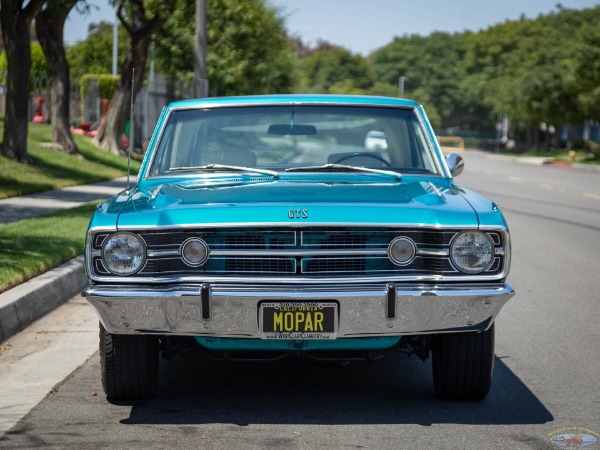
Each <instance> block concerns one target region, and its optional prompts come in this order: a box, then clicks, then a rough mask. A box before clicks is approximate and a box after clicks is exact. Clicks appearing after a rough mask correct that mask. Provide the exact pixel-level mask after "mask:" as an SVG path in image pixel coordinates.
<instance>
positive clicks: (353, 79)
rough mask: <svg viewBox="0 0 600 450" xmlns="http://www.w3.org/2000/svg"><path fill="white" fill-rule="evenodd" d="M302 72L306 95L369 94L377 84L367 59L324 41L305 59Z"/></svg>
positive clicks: (303, 87) (302, 90) (303, 88)
mask: <svg viewBox="0 0 600 450" xmlns="http://www.w3.org/2000/svg"><path fill="white" fill-rule="evenodd" d="M301 70H302V82H301V84H300V91H301V92H306V93H322V94H327V93H343V94H351V93H366V92H367V90H368V89H369V88H370V87H371V86H372V85H373V83H374V78H373V72H372V70H371V67H370V66H369V65H368V63H367V61H366V60H365V58H363V57H362V56H361V55H357V54H353V53H352V52H351V51H350V50H347V49H345V48H343V47H339V46H336V45H332V44H330V43H328V42H323V41H321V42H319V44H318V45H317V48H316V49H315V50H313V51H312V52H311V53H310V55H309V56H307V57H306V58H303V59H302V61H301Z"/></svg>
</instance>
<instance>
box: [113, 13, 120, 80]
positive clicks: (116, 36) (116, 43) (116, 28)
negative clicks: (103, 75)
mask: <svg viewBox="0 0 600 450" xmlns="http://www.w3.org/2000/svg"><path fill="white" fill-rule="evenodd" d="M118 53H119V19H118V17H117V13H116V12H115V21H114V23H113V57H112V58H113V59H112V74H113V77H114V76H116V75H117V56H118Z"/></svg>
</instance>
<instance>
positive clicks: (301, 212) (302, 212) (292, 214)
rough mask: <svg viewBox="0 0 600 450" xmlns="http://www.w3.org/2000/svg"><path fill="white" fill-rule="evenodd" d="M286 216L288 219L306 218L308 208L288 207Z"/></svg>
mask: <svg viewBox="0 0 600 450" xmlns="http://www.w3.org/2000/svg"><path fill="white" fill-rule="evenodd" d="M288 217H289V218H290V219H308V209H290V210H289V211H288Z"/></svg>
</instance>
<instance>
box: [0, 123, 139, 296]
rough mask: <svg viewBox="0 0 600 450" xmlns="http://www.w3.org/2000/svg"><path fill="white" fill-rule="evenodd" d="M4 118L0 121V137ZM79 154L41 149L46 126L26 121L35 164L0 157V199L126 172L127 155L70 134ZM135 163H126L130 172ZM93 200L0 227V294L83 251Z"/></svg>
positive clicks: (47, 131) (48, 130)
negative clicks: (106, 150) (79, 205)
mask: <svg viewBox="0 0 600 450" xmlns="http://www.w3.org/2000/svg"><path fill="white" fill-rule="evenodd" d="M3 126H4V122H3V121H0V137H1V136H2V132H3ZM74 138H75V142H76V143H77V146H78V147H79V151H80V152H81V156H70V155H67V154H65V153H62V152H60V151H58V150H54V149H52V148H49V147H46V146H44V145H42V144H43V143H47V142H51V141H52V129H51V126H50V125H35V124H30V125H29V134H28V144H27V152H28V154H29V155H30V156H32V157H33V158H35V160H36V161H37V164H36V165H29V164H21V163H17V162H15V161H13V160H11V159H9V158H5V157H2V156H0V199H2V198H7V197H14V196H18V195H23V194H29V193H33V192H39V191H46V190H50V189H58V188H62V187H66V186H73V185H78V184H88V183H95V182H98V181H103V180H109V179H112V178H116V177H120V176H123V175H126V174H127V158H126V157H122V156H114V155H111V154H109V153H107V152H105V151H103V150H101V149H99V148H98V147H96V146H95V145H93V144H92V142H91V139H90V138H88V137H85V136H74ZM139 166H140V163H139V162H138V161H134V160H132V161H131V169H132V170H131V172H132V174H133V175H135V174H136V173H137V171H138V170H139ZM96 204H97V202H92V203H89V204H87V205H85V206H82V207H79V208H73V209H68V210H64V211H60V212H55V213H51V214H46V215H43V216H39V217H36V218H32V219H26V220H20V221H18V222H13V223H9V224H7V225H0V292H4V291H6V290H8V289H10V288H12V287H14V286H17V285H18V284H20V283H22V282H24V281H27V280H29V279H31V278H33V277H35V276H37V275H39V274H41V273H43V272H46V271H47V270H50V269H52V268H54V267H56V266H58V265H60V264H62V263H63V262H65V261H68V260H69V259H71V258H73V257H75V256H77V255H80V254H81V253H82V252H83V243H84V240H85V233H86V230H87V226H88V223H89V221H90V218H91V217H92V214H93V212H94V209H95V207H96Z"/></svg>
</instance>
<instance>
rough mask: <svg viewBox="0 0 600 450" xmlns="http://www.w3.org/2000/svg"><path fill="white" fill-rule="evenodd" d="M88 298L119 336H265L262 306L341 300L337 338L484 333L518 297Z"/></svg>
mask: <svg viewBox="0 0 600 450" xmlns="http://www.w3.org/2000/svg"><path fill="white" fill-rule="evenodd" d="M82 295H83V296H84V297H85V298H86V299H87V300H88V301H89V302H90V303H91V304H92V305H93V306H94V308H95V309H96V311H97V313H98V316H99V318H100V321H101V322H102V324H103V325H104V327H105V328H106V329H107V330H108V331H109V332H110V333H113V334H172V335H188V336H212V337H230V338H260V331H259V319H258V311H259V303H260V302H262V301H286V302H290V301H293V302H299V301H311V302H314V301H332V300H333V301H337V302H338V305H339V308H338V312H339V322H338V329H337V337H338V338H350V337H352V338H355V337H375V336H400V335H416V334H432V333H445V332H446V333H447V332H456V331H472V330H484V329H487V328H489V327H490V326H491V324H492V323H493V322H494V319H495V318H496V316H497V315H498V313H499V312H500V309H501V308H502V307H503V306H504V304H505V303H506V302H507V301H508V300H509V299H510V298H511V297H512V296H513V295H514V291H513V289H512V288H511V287H510V286H509V285H508V284H506V283H487V284H462V285H404V284H393V283H388V284H387V285H386V284H383V285H371V284H369V285H351V286H348V285H323V286H302V287H297V286H281V285H225V284H212V285H208V284H204V285H177V286H156V285H154V286H145V287H143V286H132V285H128V286H116V285H92V286H89V287H88V288H87V289H86V290H85V291H84V292H83V293H82Z"/></svg>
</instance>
